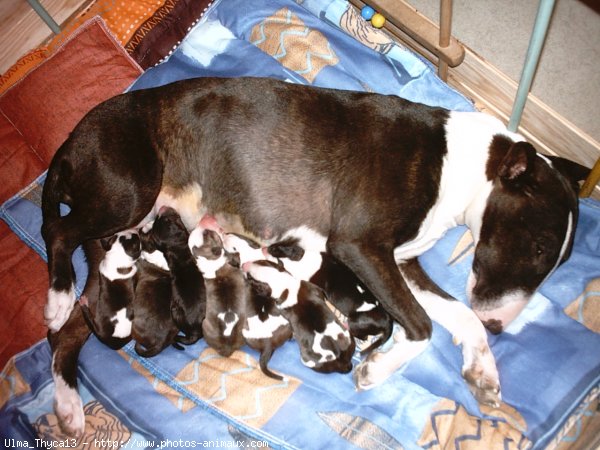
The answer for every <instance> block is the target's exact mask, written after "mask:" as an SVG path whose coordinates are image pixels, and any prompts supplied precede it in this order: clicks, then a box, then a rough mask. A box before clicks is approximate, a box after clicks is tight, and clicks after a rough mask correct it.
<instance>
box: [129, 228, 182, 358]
mask: <svg viewBox="0 0 600 450" xmlns="http://www.w3.org/2000/svg"><path fill="white" fill-rule="evenodd" d="M151 233H152V232H151V231H150V232H148V233H144V232H142V233H140V239H141V242H142V256H141V257H140V259H139V260H138V262H137V268H138V271H137V275H136V288H135V299H134V301H133V312H134V315H133V326H132V330H131V337H132V338H133V339H135V341H136V344H135V351H136V353H137V354H138V355H140V356H144V357H147V358H148V357H151V356H155V355H157V354H158V353H160V352H161V351H162V350H164V349H165V348H166V347H168V346H169V345H171V344H172V345H173V346H175V347H176V348H178V349H182V348H183V347H181V346H180V345H179V344H177V342H176V340H175V338H176V336H177V334H178V333H179V328H178V327H177V326H176V325H175V322H174V321H173V319H172V317H171V299H172V297H173V292H172V287H171V274H170V273H169V269H168V265H167V262H166V260H165V259H164V256H163V254H162V253H161V252H160V251H159V250H157V249H156V248H155V245H154V243H153V242H152V240H151V238H150V236H151Z"/></svg>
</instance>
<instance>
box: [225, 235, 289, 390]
mask: <svg viewBox="0 0 600 450" xmlns="http://www.w3.org/2000/svg"><path fill="white" fill-rule="evenodd" d="M223 246H224V248H225V250H226V251H228V252H234V253H235V254H237V255H238V257H239V260H240V263H242V264H245V263H247V262H251V261H256V260H262V259H263V258H265V254H264V253H263V249H262V247H261V245H260V244H259V243H258V242H256V241H254V240H252V239H250V238H247V237H245V236H241V235H237V234H235V233H227V234H225V236H224V237H223ZM242 335H243V336H244V340H245V341H246V344H247V345H248V346H249V347H250V348H253V349H254V350H258V351H259V352H260V358H259V363H260V368H261V370H262V371H263V373H264V374H265V375H267V376H269V377H271V378H274V379H276V380H282V379H283V377H282V376H281V375H277V374H275V373H273V372H272V371H271V370H269V368H268V363H269V360H270V359H271V356H273V352H274V351H275V350H276V349H277V348H278V347H281V346H282V345H283V344H284V343H285V342H286V341H288V340H290V339H291V338H292V327H291V326H290V323H289V322H288V321H287V319H286V318H285V317H283V315H282V314H281V311H280V310H279V308H277V305H276V304H275V300H274V299H273V298H272V297H270V296H269V295H265V294H264V293H262V292H259V291H257V290H256V289H251V290H250V293H249V295H248V299H247V302H246V323H245V324H244V328H243V329H242Z"/></svg>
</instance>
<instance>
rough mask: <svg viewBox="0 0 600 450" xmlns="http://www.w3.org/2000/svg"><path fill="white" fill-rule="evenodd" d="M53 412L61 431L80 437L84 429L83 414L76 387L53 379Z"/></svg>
mask: <svg viewBox="0 0 600 450" xmlns="http://www.w3.org/2000/svg"><path fill="white" fill-rule="evenodd" d="M55 384H56V391H55V394H54V413H55V414H56V417H57V418H58V424H59V426H60V429H61V430H62V432H63V433H65V434H67V435H68V436H73V437H74V438H80V437H81V436H83V433H84V431H85V414H84V412H83V404H82V402H81V397H80V396H79V393H78V392H77V390H76V389H74V388H71V387H69V386H67V384H66V383H65V382H64V381H63V380H61V379H59V380H55Z"/></svg>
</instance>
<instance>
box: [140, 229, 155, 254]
mask: <svg viewBox="0 0 600 450" xmlns="http://www.w3.org/2000/svg"><path fill="white" fill-rule="evenodd" d="M140 243H141V247H142V250H144V251H145V252H148V253H152V252H154V251H155V250H156V244H155V243H154V239H153V238H152V230H150V231H148V232H144V231H140Z"/></svg>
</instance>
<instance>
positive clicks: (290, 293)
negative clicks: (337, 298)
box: [242, 261, 355, 373]
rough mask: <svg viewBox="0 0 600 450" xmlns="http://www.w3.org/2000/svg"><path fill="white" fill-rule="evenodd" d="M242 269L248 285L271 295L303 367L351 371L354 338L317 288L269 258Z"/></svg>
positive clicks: (322, 370) (324, 370) (330, 370)
mask: <svg viewBox="0 0 600 450" xmlns="http://www.w3.org/2000/svg"><path fill="white" fill-rule="evenodd" d="M242 268H243V270H244V272H246V273H247V277H248V280H249V282H250V284H251V285H252V288H253V289H255V290H256V291H257V292H259V293H260V294H262V295H268V296H270V297H272V298H273V299H274V300H275V302H276V303H277V306H278V308H279V309H280V310H281V312H282V314H283V316H284V317H285V318H286V319H287V320H288V321H289V322H290V325H291V326H292V332H293V335H294V338H295V339H296V341H297V342H298V345H299V347H300V354H301V356H302V363H303V364H304V365H305V366H307V367H310V368H311V369H313V370H315V371H317V372H322V373H329V372H341V373H348V372H350V371H351V370H352V361H351V360H352V355H353V354H354V348H355V344H354V340H353V339H352V336H350V333H349V332H348V330H346V329H344V327H343V326H342V324H340V322H339V321H338V320H337V319H336V317H335V315H334V314H333V312H332V311H331V310H330V309H329V308H328V307H327V304H326V303H325V300H326V298H325V293H324V292H323V290H322V289H321V288H319V287H318V286H315V285H314V284H312V283H309V282H307V281H303V280H297V279H296V278H294V277H293V276H292V275H290V273H289V272H287V271H286V270H285V269H284V268H283V267H282V266H281V265H278V264H276V263H273V262H271V261H256V262H248V263H245V264H244V265H243V266H242Z"/></svg>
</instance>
